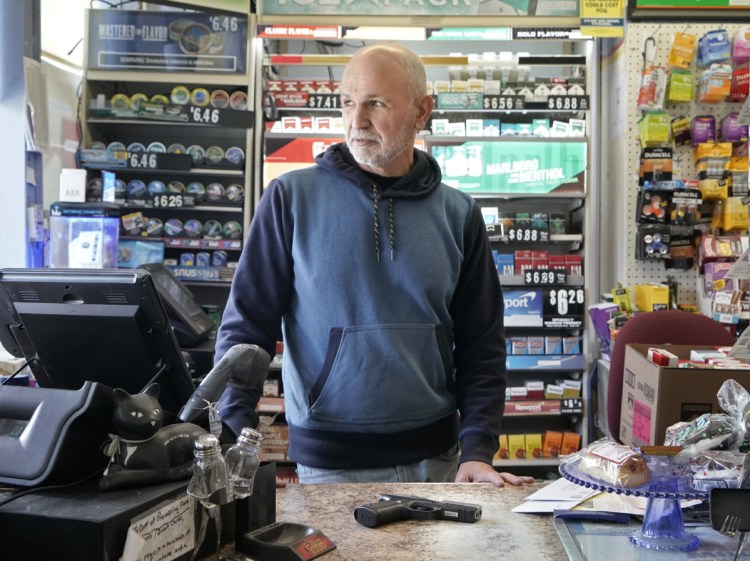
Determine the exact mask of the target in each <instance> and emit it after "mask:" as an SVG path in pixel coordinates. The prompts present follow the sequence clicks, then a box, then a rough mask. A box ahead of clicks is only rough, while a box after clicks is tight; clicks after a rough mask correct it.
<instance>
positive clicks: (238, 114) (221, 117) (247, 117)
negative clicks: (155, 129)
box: [183, 105, 253, 128]
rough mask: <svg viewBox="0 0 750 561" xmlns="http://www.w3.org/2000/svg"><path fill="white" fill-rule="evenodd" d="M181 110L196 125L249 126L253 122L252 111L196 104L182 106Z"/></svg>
mask: <svg viewBox="0 0 750 561" xmlns="http://www.w3.org/2000/svg"><path fill="white" fill-rule="evenodd" d="M183 111H187V113H188V116H189V120H190V122H191V123H193V124H196V125H215V126H220V127H233V128H250V127H251V126H252V124H253V123H252V121H253V112H252V111H240V110H236V109H216V108H215V107H198V106H197V105H190V106H188V107H184V108H183Z"/></svg>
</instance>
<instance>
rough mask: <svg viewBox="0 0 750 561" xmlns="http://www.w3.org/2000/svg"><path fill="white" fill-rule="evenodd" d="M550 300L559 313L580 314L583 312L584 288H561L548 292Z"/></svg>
mask: <svg viewBox="0 0 750 561" xmlns="http://www.w3.org/2000/svg"><path fill="white" fill-rule="evenodd" d="M547 298H548V302H549V304H550V305H551V307H552V309H554V310H555V311H556V312H557V314H558V315H560V316H567V315H569V314H570V315H580V314H582V313H583V289H582V288H560V289H551V290H549V292H548V296H547Z"/></svg>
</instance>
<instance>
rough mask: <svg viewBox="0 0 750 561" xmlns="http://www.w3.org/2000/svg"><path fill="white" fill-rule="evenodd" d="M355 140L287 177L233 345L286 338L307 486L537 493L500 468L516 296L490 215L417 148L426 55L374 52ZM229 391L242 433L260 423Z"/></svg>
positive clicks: (237, 284)
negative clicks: (510, 312) (505, 292)
mask: <svg viewBox="0 0 750 561" xmlns="http://www.w3.org/2000/svg"><path fill="white" fill-rule="evenodd" d="M341 104H342V113H343V120H344V127H345V138H346V142H344V143H341V144H335V145H333V146H331V147H329V148H328V149H327V150H326V151H325V152H323V153H321V154H319V155H318V156H317V157H316V163H315V165H314V166H312V167H310V168H307V169H304V170H298V171H293V172H289V173H286V174H284V175H282V176H280V177H278V178H276V179H274V180H272V181H271V182H270V184H269V185H268V187H267V189H266V191H265V192H264V194H263V196H262V197H261V201H260V204H259V207H258V209H257V211H256V213H255V215H254V218H253V221H252V224H251V227H250V231H249V234H248V238H247V242H246V244H245V246H244V248H243V252H242V256H241V258H240V262H239V266H238V268H237V271H236V273H235V276H234V280H233V282H232V289H231V293H230V297H229V301H228V303H227V307H226V310H225V312H224V315H223V320H222V324H221V327H220V329H219V333H218V336H217V341H216V360H217V361H218V360H220V359H221V357H222V355H223V354H224V353H225V352H226V351H227V350H228V349H229V348H230V347H231V346H232V345H234V344H238V343H249V344H257V345H259V346H261V347H263V348H264V349H265V350H266V351H268V352H269V353H270V354H271V355H273V353H274V351H275V348H276V341H277V340H279V339H282V338H283V341H284V365H283V372H282V382H283V388H284V398H285V414H286V421H287V423H288V426H289V457H290V458H291V459H292V460H294V461H295V462H296V463H297V473H298V476H299V480H300V482H301V483H340V482H393V481H402V482H430V481H432V482H445V481H458V482H489V483H493V484H495V485H497V486H503V485H504V484H505V483H510V484H513V485H520V484H523V483H525V482H530V481H532V478H529V477H518V476H515V475H512V474H509V473H500V472H497V471H496V470H495V469H494V468H493V466H492V456H493V454H494V452H495V450H496V449H497V446H498V435H499V433H500V425H501V420H502V414H503V407H504V399H505V387H506V385H507V376H506V371H505V336H504V329H503V298H502V293H501V289H500V284H499V280H498V274H497V270H496V268H495V264H494V261H493V258H492V253H491V249H490V244H489V240H488V238H487V233H486V230H485V226H484V221H483V219H482V215H481V211H480V209H479V207H478V205H477V204H476V203H475V201H474V200H473V199H472V198H471V197H469V196H468V195H466V194H464V193H462V192H460V191H458V190H456V189H453V188H451V187H449V186H447V185H446V184H444V183H442V177H441V174H440V169H439V167H438V165H437V163H436V162H435V160H434V159H433V158H432V157H431V156H430V155H428V154H426V153H424V152H422V151H421V150H416V149H415V148H414V139H415V137H416V134H417V132H418V131H419V130H422V129H423V128H424V127H425V125H426V123H427V121H428V119H429V117H430V114H431V112H432V109H433V100H432V97H431V96H429V95H427V94H426V78H425V70H424V67H423V65H422V63H421V61H420V60H419V57H418V56H417V55H416V54H414V53H413V52H411V51H409V50H408V49H406V48H404V47H402V46H399V45H397V44H388V43H380V44H375V45H370V46H367V47H364V48H362V49H360V50H359V51H357V52H356V53H355V54H354V55H353V56H352V58H351V61H350V62H349V64H347V66H346V68H345V70H344V74H343V78H342V81H341ZM257 400H258V395H257V392H252V391H250V392H248V391H246V390H239V389H237V388H234V387H229V388H227V390H226V391H225V392H224V395H223V396H222V398H221V400H220V403H219V412H220V414H221V416H222V420H223V422H224V424H225V427H226V428H227V430H228V431H230V432H231V433H233V434H234V435H237V434H239V432H240V431H241V429H242V427H243V426H253V423H257V416H256V414H255V412H254V409H255V406H256V404H257Z"/></svg>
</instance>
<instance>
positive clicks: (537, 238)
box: [505, 226, 549, 242]
mask: <svg viewBox="0 0 750 561" xmlns="http://www.w3.org/2000/svg"><path fill="white" fill-rule="evenodd" d="M505 234H506V236H507V237H508V241H511V242H547V241H549V229H547V228H534V227H532V226H515V227H513V228H508V231H507V232H506V233H505Z"/></svg>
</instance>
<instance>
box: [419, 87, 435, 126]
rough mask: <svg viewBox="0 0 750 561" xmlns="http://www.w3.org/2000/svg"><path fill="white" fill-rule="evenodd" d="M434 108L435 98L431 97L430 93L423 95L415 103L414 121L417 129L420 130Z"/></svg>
mask: <svg viewBox="0 0 750 561" xmlns="http://www.w3.org/2000/svg"><path fill="white" fill-rule="evenodd" d="M434 108H435V100H434V99H432V96H431V95H423V96H422V97H421V98H420V99H419V102H418V103H417V119H416V123H414V125H415V127H416V129H417V130H418V131H420V130H422V129H423V128H424V126H425V125H426V124H427V120H428V119H429V118H430V115H432V110H433V109H434Z"/></svg>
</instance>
